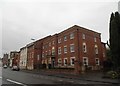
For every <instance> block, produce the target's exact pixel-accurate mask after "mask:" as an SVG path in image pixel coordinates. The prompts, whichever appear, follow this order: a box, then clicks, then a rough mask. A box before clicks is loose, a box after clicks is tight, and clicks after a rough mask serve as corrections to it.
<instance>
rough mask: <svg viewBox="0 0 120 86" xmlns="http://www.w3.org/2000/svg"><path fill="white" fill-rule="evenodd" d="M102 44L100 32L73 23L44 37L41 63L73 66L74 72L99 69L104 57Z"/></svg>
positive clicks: (66, 66) (61, 66) (55, 65)
mask: <svg viewBox="0 0 120 86" xmlns="http://www.w3.org/2000/svg"><path fill="white" fill-rule="evenodd" d="M103 44H104V43H102V42H101V34H100V33H98V32H95V31H92V30H88V29H86V28H83V27H79V26H77V25H74V26H73V27H70V28H69V29H67V30H65V31H63V32H61V33H58V34H55V35H53V36H51V37H49V38H47V39H44V41H43V50H42V63H44V64H46V65H49V66H51V67H53V66H54V67H59V68H74V69H75V72H81V71H85V70H86V69H89V70H99V69H100V68H101V67H102V62H103V60H104V58H105V45H103ZM47 68H48V66H47Z"/></svg>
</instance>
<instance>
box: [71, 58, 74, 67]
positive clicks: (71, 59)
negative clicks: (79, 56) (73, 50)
mask: <svg viewBox="0 0 120 86" xmlns="http://www.w3.org/2000/svg"><path fill="white" fill-rule="evenodd" d="M72 59H74V64H72ZM70 65H71V66H74V65H75V57H70Z"/></svg>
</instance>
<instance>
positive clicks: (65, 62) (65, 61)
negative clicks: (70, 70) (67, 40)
mask: <svg viewBox="0 0 120 86" xmlns="http://www.w3.org/2000/svg"><path fill="white" fill-rule="evenodd" d="M64 65H65V66H66V65H67V58H64Z"/></svg>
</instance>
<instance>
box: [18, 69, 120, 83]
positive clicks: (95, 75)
mask: <svg viewBox="0 0 120 86" xmlns="http://www.w3.org/2000/svg"><path fill="white" fill-rule="evenodd" d="M20 71H22V72H28V73H33V74H40V75H47V76H54V77H60V78H68V79H75V80H85V81H94V82H102V83H111V84H119V85H120V79H110V78H103V76H104V74H103V72H98V71H97V72H87V73H82V74H79V75H75V74H64V73H57V72H50V71H46V70H20Z"/></svg>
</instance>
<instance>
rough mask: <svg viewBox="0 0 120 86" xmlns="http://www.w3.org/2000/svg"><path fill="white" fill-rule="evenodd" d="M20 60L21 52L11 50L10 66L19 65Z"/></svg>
mask: <svg viewBox="0 0 120 86" xmlns="http://www.w3.org/2000/svg"><path fill="white" fill-rule="evenodd" d="M19 61H20V52H18V51H11V52H10V65H9V66H10V67H12V66H14V65H16V66H19Z"/></svg>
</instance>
